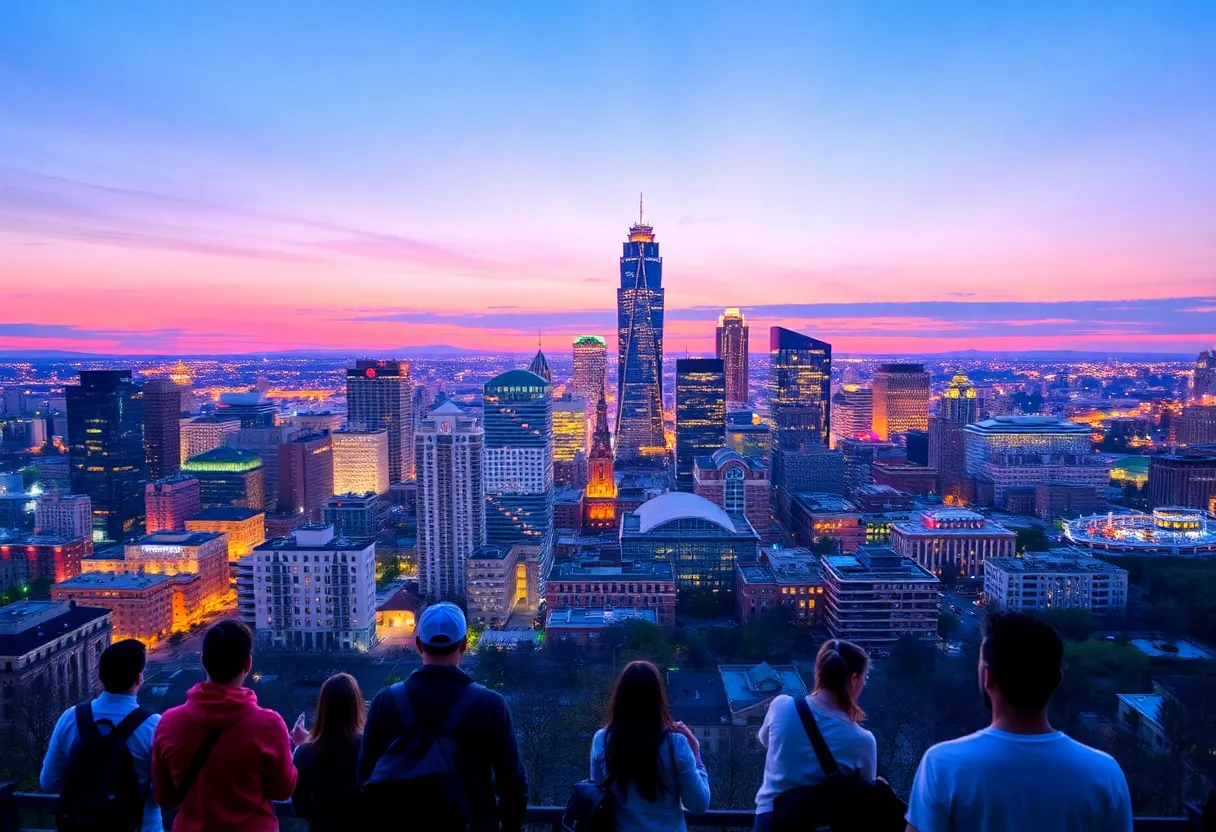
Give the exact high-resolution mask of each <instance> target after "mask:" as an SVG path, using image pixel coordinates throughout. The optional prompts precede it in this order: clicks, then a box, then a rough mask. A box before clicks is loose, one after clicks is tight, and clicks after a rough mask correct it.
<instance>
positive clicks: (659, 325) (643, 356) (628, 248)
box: [616, 210, 667, 463]
mask: <svg viewBox="0 0 1216 832" xmlns="http://www.w3.org/2000/svg"><path fill="white" fill-rule="evenodd" d="M616 306H617V323H618V327H619V328H618V333H617V374H616V379H617V381H616V391H617V398H616V457H617V460H618V461H619V462H625V463H638V462H643V461H648V462H661V461H662V459H663V456H664V455H665V454H666V452H667V438H666V435H665V434H664V431H663V258H662V257H660V256H659V244H658V243H656V242H655V240H654V228H652V227H651V226H649V225H646V224H645V222H644V221H643V219H642V215H641V211H640V210H639V212H638V221H637V224H635V225H633V226H631V227H630V229H629V239H628V240H627V241H626V242H625V244H624V251H623V253H622V255H621V288H620V289H618V290H617V293H616Z"/></svg>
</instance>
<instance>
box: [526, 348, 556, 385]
mask: <svg viewBox="0 0 1216 832" xmlns="http://www.w3.org/2000/svg"><path fill="white" fill-rule="evenodd" d="M528 372H531V373H535V374H536V375H538V376H540V377H541V378H543V379H544V380H545V381H547V382H549V383H550V384H552V383H553V370H551V369H550V368H549V359H547V358H545V354H544V352H543V351H542V350H541V348H540V347H537V348H536V355H534V356H532V363H531V364H529V365H528Z"/></svg>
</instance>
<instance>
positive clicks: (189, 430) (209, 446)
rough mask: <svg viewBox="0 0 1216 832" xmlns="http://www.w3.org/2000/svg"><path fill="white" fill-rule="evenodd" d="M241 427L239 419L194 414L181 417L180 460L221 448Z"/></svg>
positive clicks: (179, 434) (179, 430)
mask: <svg viewBox="0 0 1216 832" xmlns="http://www.w3.org/2000/svg"><path fill="white" fill-rule="evenodd" d="M240 429H241V421H240V420H239V419H232V418H228V417H224V418H220V417H218V416H194V417H192V418H189V419H183V420H181V422H180V426H179V429H178V437H179V441H180V443H181V461H182V462H185V461H186V460H187V459H189V458H190V457H192V456H198V455H199V454H205V453H207V451H214V450H215V449H216V448H222V447H223V446H224V445H226V444H227V443H228V440H229V439H230V438H231V437H232V436H233V435H234V434H236V432H237V431H239V430H240Z"/></svg>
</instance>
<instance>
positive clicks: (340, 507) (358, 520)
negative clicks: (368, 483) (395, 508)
mask: <svg viewBox="0 0 1216 832" xmlns="http://www.w3.org/2000/svg"><path fill="white" fill-rule="evenodd" d="M386 509H387V505H386V504H385V503H384V502H383V501H382V500H381V499H380V498H379V497H377V496H376V495H375V494H363V495H356V494H336V495H334V496H333V497H330V498H329V499H328V500H326V501H325V503H324V505H323V506H322V509H321V518H322V522H323V523H327V524H329V525H331V526H333V527H334V534H335V535H337V536H339V537H376V536H377V535H378V534H380V532H381V527H382V526H383V517H384V513H385V510H386Z"/></svg>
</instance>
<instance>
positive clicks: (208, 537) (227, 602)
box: [81, 531, 235, 624]
mask: <svg viewBox="0 0 1216 832" xmlns="http://www.w3.org/2000/svg"><path fill="white" fill-rule="evenodd" d="M81 570H82V574H86V575H88V574H96V573H101V574H107V575H133V574H143V575H168V576H170V577H175V578H179V580H178V581H177V585H178V586H179V587H180V588H181V592H180V599H181V600H180V603H181V612H180V615H181V620H183V621H188V622H189V623H191V624H193V623H197V622H199V621H201V620H203V618H205V617H206V616H208V615H211V614H214V613H218V612H223V611H225V610H229V609H231V608H232V605H233V602H234V600H235V597H234V595H233V592H232V588H231V581H230V579H229V568H228V538H227V536H226V535H224V534H220V533H216V532H189V531H181V532H156V533H155V534H149V535H145V536H144V537H140V538H136V539H135V540H133V541H130V542H128V543H127V544H125V545H123V546H113V547H111V548H109V549H103V550H101V551H98V552H94V553H93V554H91V555H89V556H88V557H86V558H85V559H84V560H83V561H82V562H81ZM175 603H176V602H175ZM174 614H175V616H177V615H178V614H179V613H178V612H177V611H175V613H174Z"/></svg>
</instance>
